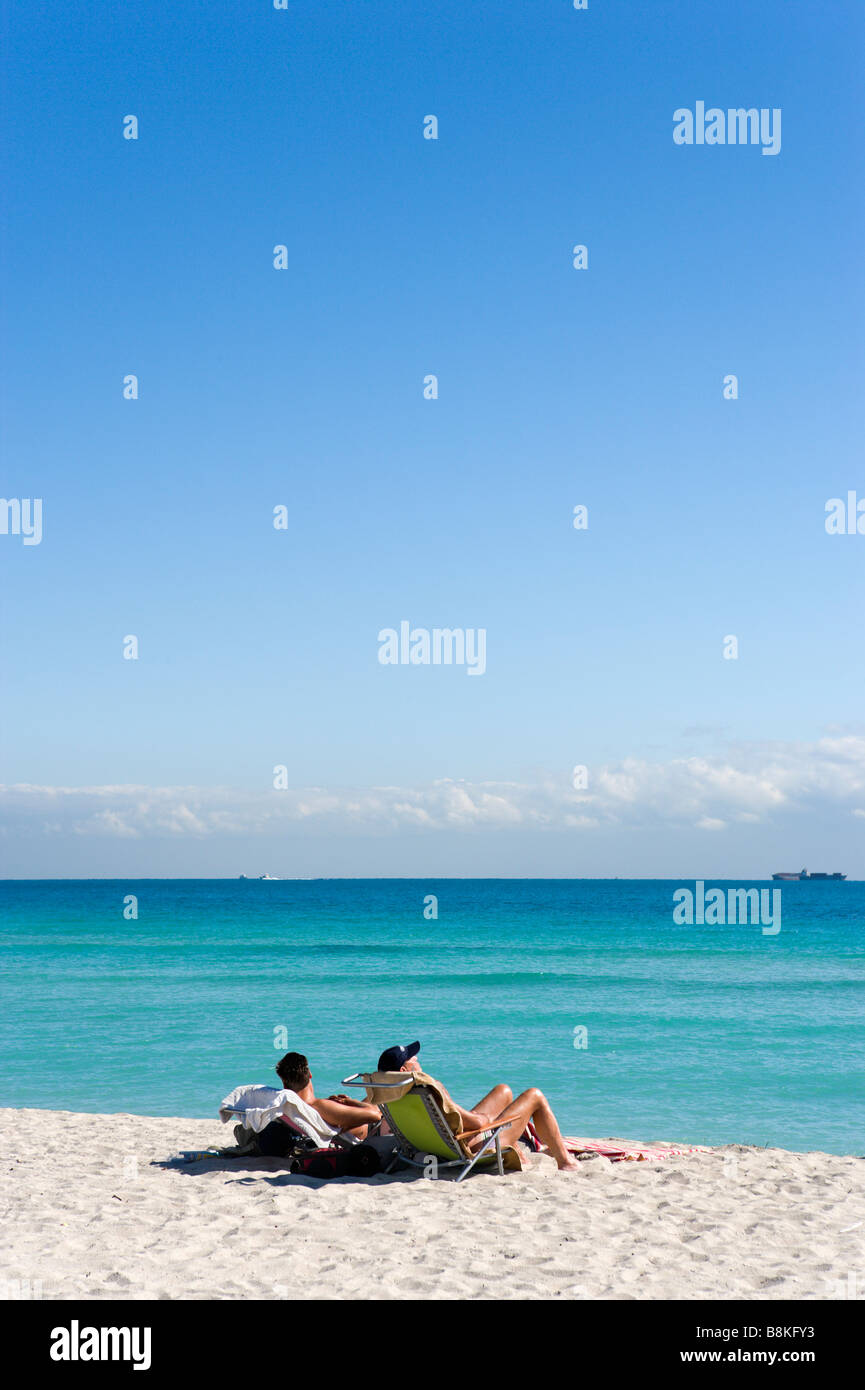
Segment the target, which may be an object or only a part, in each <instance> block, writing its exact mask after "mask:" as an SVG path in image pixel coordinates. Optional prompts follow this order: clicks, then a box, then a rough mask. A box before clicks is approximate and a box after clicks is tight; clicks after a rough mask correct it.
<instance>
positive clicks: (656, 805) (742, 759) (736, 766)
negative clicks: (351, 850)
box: [0, 735, 865, 838]
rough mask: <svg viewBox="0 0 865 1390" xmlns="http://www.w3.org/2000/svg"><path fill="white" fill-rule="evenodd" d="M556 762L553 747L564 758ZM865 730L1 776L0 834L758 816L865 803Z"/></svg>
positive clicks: (710, 821)
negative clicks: (477, 763) (580, 771)
mask: <svg viewBox="0 0 865 1390" xmlns="http://www.w3.org/2000/svg"><path fill="white" fill-rule="evenodd" d="M563 762H564V759H563ZM863 798H865V737H860V736H852V735H850V736H844V737H831V738H824V739H820V740H819V741H817V742H815V743H811V744H792V743H788V744H780V743H777V744H768V743H767V744H759V745H758V744H749V745H736V746H733V747H731V748H729V749H728V750H727V751H726V752H725V753H724V754H723V755H718V756H717V757H694V758H674V759H671V760H669V761H667V762H649V761H646V760H641V759H638V758H626V759H624V760H623V761H622V762H620V763H617V764H608V765H606V766H595V767H591V766H590V767H589V778H588V787H587V789H586V790H584V791H579V792H576V791H574V789H573V787H572V786H571V783H570V780H569V776H568V775H567V773H566V772H564V771H563V773H562V776H561V777H559V778H548V779H546V780H543V781H539V782H535V783H531V784H529V783H518V782H477V783H472V782H468V781H462V780H459V781H458V780H453V779H448V778H444V779H439V780H437V781H435V782H432V783H430V784H428V785H425V786H420V787H393V786H388V787H367V788H349V789H338V788H329V789H326V788H322V787H304V788H297V789H289V790H286V791H275V790H272V789H271V788H270V787H266V788H264V789H262V790H261V791H250V790H248V789H246V790H237V789H232V788H228V787H140V786H104V787H44V786H28V785H17V786H10V787H0V834H14V833H22V832H23V833H27V834H31V835H40V836H41V835H45V836H53V835H62V834H74V835H80V836H113V837H121V838H143V837H164V836H170V837H183V836H186V837H199V838H200V837H211V836H232V835H250V834H252V835H256V834H262V835H270V836H274V835H278V834H280V833H281V832H284V831H286V830H289V829H291V828H292V827H294V828H296V829H300V828H306V827H309V828H314V827H319V826H320V827H321V828H322V829H324V830H327V831H335V830H340V831H343V832H344V831H350V830H352V829H354V830H359V831H366V832H369V831H390V830H396V829H409V830H417V831H435V830H466V831H470V830H472V829H481V828H486V829H510V828H514V827H519V826H522V827H524V828H526V829H532V828H534V829H538V830H544V829H554V830H555V829H558V830H563V829H571V830H575V831H585V832H591V831H593V830H595V829H597V828H599V827H601V828H603V827H616V826H618V827H629V828H642V827H651V826H659V825H665V826H679V827H688V826H691V827H693V826H697V827H699V828H700V829H703V830H721V829H724V828H725V827H726V826H727V825H728V824H730V823H731V822H735V823H741V822H746V823H751V824H756V823H760V822H767V821H770V820H771V819H772V818H773V817H774V816H775V815H776V814H777V813H779V812H782V811H807V812H808V813H810V814H817V813H820V812H822V811H828V810H831V809H833V808H834V809H836V810H843V811H844V812H845V813H846V814H852V815H854V816H858V817H863V816H865V810H863V807H862V803H863Z"/></svg>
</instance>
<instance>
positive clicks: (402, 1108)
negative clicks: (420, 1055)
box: [342, 1071, 522, 1182]
mask: <svg viewBox="0 0 865 1390" xmlns="http://www.w3.org/2000/svg"><path fill="white" fill-rule="evenodd" d="M342 1084H343V1086H363V1087H365V1089H366V1098H367V1101H368V1102H369V1103H370V1104H371V1105H378V1106H380V1107H381V1111H382V1114H383V1115H384V1117H385V1119H386V1120H387V1122H388V1124H389V1125H390V1128H391V1130H392V1131H393V1134H394V1137H395V1139H396V1147H397V1153H398V1155H399V1157H400V1159H402V1161H403V1162H404V1163H408V1164H409V1165H410V1166H411V1167H413V1168H425V1167H426V1166H427V1165H428V1163H429V1160H430V1159H431V1158H433V1159H434V1160H435V1171H437V1170H438V1169H440V1168H448V1169H454V1168H458V1169H459V1170H460V1171H459V1173H458V1175H457V1182H462V1180H463V1178H467V1177H468V1175H469V1173H470V1172H471V1171H472V1169H473V1168H475V1167H478V1168H479V1171H482V1170H484V1169H489V1168H490V1167H492V1165H493V1164H495V1166H496V1168H497V1170H498V1172H499V1173H500V1174H504V1173H505V1172H506V1171H507V1172H514V1171H516V1170H518V1169H520V1168H522V1163H521V1162H520V1157H519V1154H518V1153H517V1152H516V1150H515V1149H503V1148H502V1141H501V1131H502V1130H503V1129H506V1128H507V1123H505V1124H503V1125H493V1126H492V1127H491V1128H489V1129H485V1130H477V1131H462V1130H461V1122H460V1118H459V1115H458V1114H457V1112H456V1111H455V1110H453V1109H452V1107H451V1105H450V1104H449V1103H448V1100H447V1098H446V1096H445V1093H444V1092H443V1091H442V1090H441V1088H440V1087H439V1085H438V1084H437V1082H436V1081H434V1080H433V1078H432V1077H431V1076H427V1075H426V1074H425V1073H424V1072H420V1071H412V1072H404V1071H401V1072H355V1074H354V1075H353V1076H347V1077H346V1078H345V1080H344V1081H343V1083H342ZM479 1133H482V1134H484V1135H485V1136H486V1138H485V1140H484V1143H483V1144H482V1145H481V1147H480V1148H479V1149H478V1151H477V1152H476V1153H472V1152H471V1150H470V1149H469V1147H468V1142H467V1141H468V1140H469V1139H473V1138H475V1137H476V1135H477V1134H479Z"/></svg>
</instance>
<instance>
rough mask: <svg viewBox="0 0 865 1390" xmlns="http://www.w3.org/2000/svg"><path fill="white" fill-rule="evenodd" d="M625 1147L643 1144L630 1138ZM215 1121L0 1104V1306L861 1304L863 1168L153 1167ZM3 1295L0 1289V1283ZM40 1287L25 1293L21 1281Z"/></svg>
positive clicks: (211, 1133) (735, 1158)
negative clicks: (318, 1175) (345, 1173)
mask: <svg viewBox="0 0 865 1390" xmlns="http://www.w3.org/2000/svg"><path fill="white" fill-rule="evenodd" d="M643 1137H644V1136H643ZM231 1143H233V1137H232V1133H231V1128H230V1126H223V1125H221V1124H220V1123H219V1121H218V1120H214V1121H213V1122H211V1121H208V1120H182V1119H151V1118H147V1117H142V1116H138V1115H101V1116H100V1115H79V1114H70V1113H68V1112H65V1111H45V1110H0V1174H2V1193H0V1199H2V1212H3V1220H2V1237H0V1238H2V1245H3V1250H2V1258H0V1268H2V1270H3V1274H2V1281H0V1292H3V1293H5V1296H6V1297H21V1296H22V1295H23V1296H27V1294H28V1293H29V1294H30V1296H33V1294H34V1293H35V1294H36V1295H39V1294H41V1297H42V1298H46V1299H48V1298H111V1299H117V1298H120V1299H123V1298H297V1297H302V1298H346V1299H356V1298H386V1299H391V1298H574V1299H581V1298H610V1299H620V1298H641V1299H651V1298H683V1299H700V1298H739V1299H749V1298H760V1299H763V1298H821V1299H822V1298H839V1297H850V1296H854V1297H857V1298H860V1299H861V1298H863V1297H865V1161H863V1160H861V1159H858V1158H839V1157H835V1156H833V1155H831V1154H822V1153H810V1154H795V1153H787V1152H786V1151H785V1150H783V1149H752V1148H744V1147H738V1146H731V1147H727V1148H722V1149H713V1150H712V1151H711V1152H709V1153H705V1154H698V1155H693V1156H689V1157H685V1158H675V1159H668V1160H665V1161H664V1162H662V1163H639V1164H638V1163H616V1164H612V1163H609V1162H607V1161H606V1160H605V1159H593V1160H590V1161H589V1162H586V1163H582V1164H581V1165H580V1169H579V1171H578V1172H577V1173H575V1174H573V1175H572V1174H564V1173H558V1172H557V1171H556V1169H555V1166H554V1164H553V1163H552V1160H551V1159H549V1158H547V1157H545V1156H542V1157H541V1158H540V1159H539V1160H538V1161H537V1162H536V1166H535V1167H534V1168H533V1169H532V1170H531V1171H529V1172H526V1173H523V1174H515V1175H508V1176H506V1177H504V1178H500V1177H498V1176H487V1175H480V1176H477V1177H470V1178H469V1179H468V1180H467V1181H466V1182H463V1183H461V1184H460V1185H459V1186H456V1185H455V1184H454V1183H453V1182H451V1181H447V1180H445V1179H440V1180H439V1181H436V1182H433V1181H429V1180H425V1179H424V1178H422V1177H416V1176H414V1175H407V1176H399V1177H391V1178H386V1177H377V1178H373V1179H369V1180H367V1181H364V1182H360V1181H357V1180H352V1179H339V1180H335V1181H331V1182H313V1181H311V1180H308V1179H304V1178H300V1177H295V1176H291V1175H289V1174H288V1173H287V1172H286V1171H285V1169H284V1168H282V1167H281V1166H280V1165H279V1162H278V1161H277V1160H275V1159H242V1160H233V1161H229V1160H225V1161H218V1162H206V1163H203V1164H196V1165H193V1166H190V1167H187V1168H185V1169H177V1168H163V1167H160V1166H152V1165H153V1164H154V1162H155V1163H156V1164H157V1165H158V1164H159V1162H160V1161H162V1160H165V1159H166V1158H168V1157H169V1156H170V1155H171V1154H172V1153H174V1152H176V1151H177V1150H178V1149H194V1148H199V1147H200V1148H205V1147H208V1146H211V1145H225V1144H231ZM3 1282H5V1288H3V1287H2V1283H3ZM40 1285H41V1288H40Z"/></svg>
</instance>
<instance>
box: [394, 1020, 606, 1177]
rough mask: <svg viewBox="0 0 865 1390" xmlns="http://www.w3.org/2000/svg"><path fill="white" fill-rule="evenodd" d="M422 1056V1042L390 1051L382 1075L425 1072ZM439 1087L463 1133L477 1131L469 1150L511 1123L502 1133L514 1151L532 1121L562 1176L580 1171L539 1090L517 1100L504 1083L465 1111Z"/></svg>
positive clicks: (504, 1141) (503, 1139)
mask: <svg viewBox="0 0 865 1390" xmlns="http://www.w3.org/2000/svg"><path fill="white" fill-rule="evenodd" d="M419 1052H420V1043H419V1042H414V1043H412V1044H411V1045H410V1046H409V1047H388V1048H386V1049H385V1051H384V1052H383V1053H382V1054H381V1056H380V1057H379V1059H378V1069H379V1071H422V1070H423V1068H422V1067H421V1065H420V1062H419V1061H418V1060H417V1054H418V1053H419ZM436 1085H437V1086H438V1087H439V1088H440V1089H441V1090H442V1091H443V1092H444V1094H445V1095H446V1096H447V1098H448V1100H449V1101H450V1103H451V1105H452V1106H453V1107H454V1109H455V1110H456V1111H458V1113H459V1116H460V1119H461V1120H462V1124H463V1129H464V1130H477V1131H478V1133H477V1135H476V1136H475V1137H473V1138H471V1139H469V1140H467V1141H466V1142H467V1143H468V1147H469V1149H471V1150H475V1149H478V1148H480V1146H481V1143H482V1142H483V1138H484V1131H485V1130H488V1129H490V1128H491V1127H492V1126H493V1125H500V1124H502V1122H503V1121H509V1122H510V1123H508V1127H507V1129H503V1130H502V1131H501V1141H502V1147H503V1148H507V1147H508V1146H513V1147H515V1146H516V1143H517V1140H518V1139H519V1137H520V1135H521V1134H522V1133H523V1131H524V1130H525V1127H526V1125H527V1124H528V1122H529V1121H530V1120H531V1122H532V1124H533V1125H534V1127H535V1129H536V1130H537V1134H538V1138H539V1139H540V1141H541V1143H542V1144H544V1145H545V1146H546V1149H547V1151H548V1152H549V1153H551V1154H552V1156H553V1158H554V1159H555V1160H556V1164H557V1166H558V1167H559V1168H560V1169H561V1170H562V1172H568V1171H570V1170H571V1169H576V1168H577V1167H578V1164H577V1163H576V1161H575V1160H574V1159H573V1158H572V1157H571V1155H570V1154H569V1153H568V1150H567V1149H566V1147H565V1141H564V1139H563V1138H562V1132H561V1130H560V1129H559V1126H558V1123H557V1121H556V1117H555V1115H554V1114H553V1112H552V1109H551V1107H550V1103H549V1101H548V1100H547V1098H546V1096H545V1095H544V1093H543V1091H539V1090H538V1089H537V1087H536V1086H532V1087H530V1088H529V1090H527V1091H523V1093H522V1095H519V1096H517V1098H516V1100H514V1097H513V1092H512V1091H511V1088H510V1086H505V1085H504V1084H503V1083H501V1084H499V1085H498V1086H494V1087H493V1089H492V1090H491V1091H489V1092H488V1093H487V1095H485V1096H484V1097H483V1099H482V1100H479V1101H478V1103H477V1105H476V1106H475V1107H474V1108H473V1109H472V1110H463V1108H462V1106H461V1105H457V1103H456V1101H455V1100H454V1099H453V1097H452V1096H451V1095H449V1093H448V1092H447V1091H446V1090H445V1088H444V1086H442V1083H441V1082H440V1081H436Z"/></svg>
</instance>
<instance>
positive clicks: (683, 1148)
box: [565, 1134, 709, 1163]
mask: <svg viewBox="0 0 865 1390" xmlns="http://www.w3.org/2000/svg"><path fill="white" fill-rule="evenodd" d="M565 1143H566V1144H567V1146H568V1148H569V1150H570V1151H571V1153H572V1154H576V1153H586V1152H587V1151H588V1150H591V1151H592V1152H594V1153H597V1154H601V1155H602V1156H603V1157H604V1158H610V1159H612V1161H613V1163H622V1162H624V1161H625V1160H628V1159H630V1160H631V1162H637V1163H640V1162H647V1161H649V1160H650V1159H659V1158H677V1157H679V1156H680V1155H681V1154H704V1153H708V1152H709V1150H708V1149H707V1148H705V1147H704V1146H703V1145H701V1144H691V1145H686V1144H639V1143H637V1142H636V1141H632V1140H630V1139H572V1138H571V1137H570V1135H567V1134H566V1135H565Z"/></svg>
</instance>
